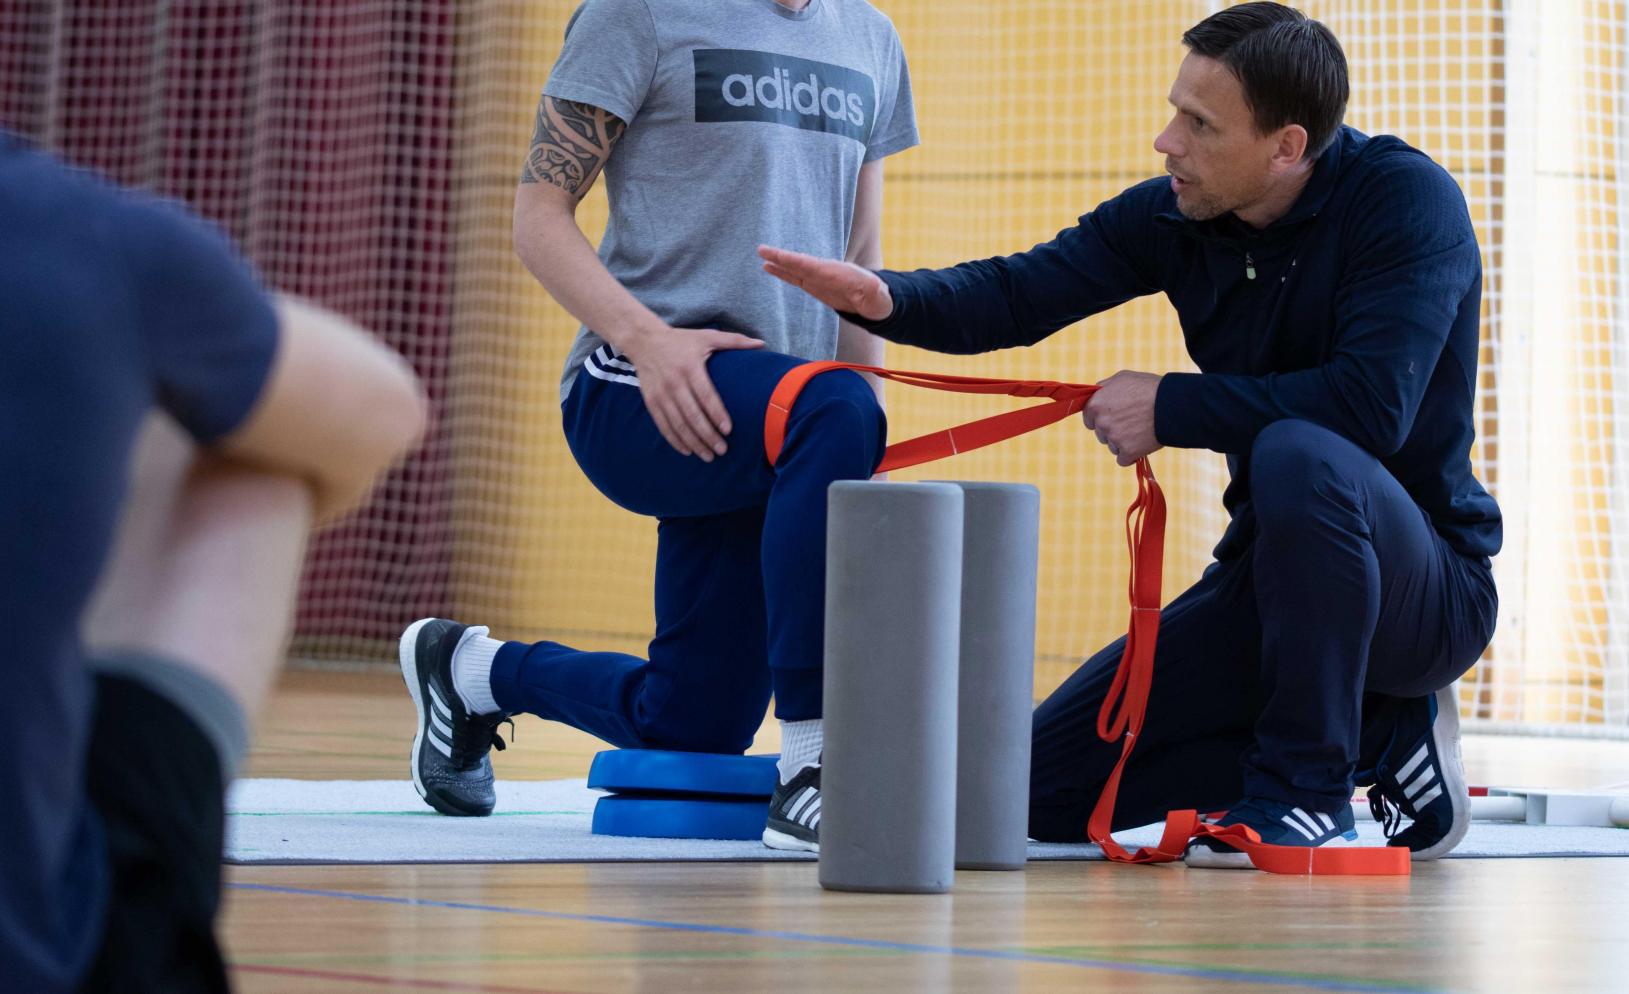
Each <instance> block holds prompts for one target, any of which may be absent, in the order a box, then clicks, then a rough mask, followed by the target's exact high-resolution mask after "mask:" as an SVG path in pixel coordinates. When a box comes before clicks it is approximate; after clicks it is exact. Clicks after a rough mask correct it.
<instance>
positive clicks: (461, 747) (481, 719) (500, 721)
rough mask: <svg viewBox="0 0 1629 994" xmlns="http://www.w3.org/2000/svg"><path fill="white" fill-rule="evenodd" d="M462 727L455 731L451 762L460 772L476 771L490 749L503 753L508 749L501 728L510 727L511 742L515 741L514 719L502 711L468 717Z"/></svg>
mask: <svg viewBox="0 0 1629 994" xmlns="http://www.w3.org/2000/svg"><path fill="white" fill-rule="evenodd" d="M462 725H463V727H462V728H458V729H455V730H454V731H453V747H452V756H451V760H452V764H453V767H454V768H455V769H458V770H470V769H474V768H475V766H476V765H477V764H479V763H480V762H481V760H482V759H483V758H485V756H486V753H487V750H488V749H497V750H498V751H499V752H503V751H504V749H506V748H508V746H506V745H504V741H503V736H502V735H500V734H499V733H498V728H499V726H502V725H508V726H509V741H511V742H513V741H514V740H515V722H514V719H512V718H510V717H509V715H508V714H506V713H504V712H502V711H499V712H497V713H496V714H493V715H476V714H472V715H468V716H467V717H466V718H465V720H464V721H463V722H462Z"/></svg>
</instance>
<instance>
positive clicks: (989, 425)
mask: <svg viewBox="0 0 1629 994" xmlns="http://www.w3.org/2000/svg"><path fill="white" fill-rule="evenodd" d="M834 369H852V370H856V371H858V372H863V373H874V374H876V375H877V376H880V377H882V378H883V379H887V380H893V381H894V382H896V383H902V384H905V385H906V386H914V387H924V388H927V389H929V390H946V391H950V392H952V393H978V394H992V395H997V396H1006V397H1045V398H1047V399H1048V400H1049V401H1050V403H1046V404H1039V405H1037V406H1035V407H1026V408H1021V409H1019V410H1016V411H1008V412H1006V413H1003V414H997V415H994V416H991V417H987V418H981V419H979V420H977V421H970V422H968V423H966V424H961V425H957V426H956V427H954V428H946V429H944V430H942V431H937V432H933V433H931V434H927V435H922V436H919V437H917V438H913V439H909V440H907V441H904V442H897V443H895V444H893V445H890V446H888V449H887V451H886V452H884V453H883V457H882V462H881V463H879V464H878V466H877V470H876V471H877V472H879V473H881V472H886V471H887V470H891V469H902V468H904V467H906V466H916V465H919V464H921V463H925V462H932V461H934V460H936V459H944V458H946V457H948V456H953V455H956V454H957V453H959V452H970V451H972V450H973V449H979V448H983V447H984V446H986V445H993V444H995V443H996V442H1001V441H1005V440H1006V439H1009V438H1013V437H1016V436H1018V435H1022V434H1024V433H1026V432H1031V431H1035V430H1036V429H1038V428H1043V427H1045V426H1046V425H1049V424H1052V423H1053V422H1056V421H1061V420H1063V419H1064V418H1067V417H1069V416H1070V415H1071V414H1076V413H1079V412H1080V411H1081V410H1083V409H1084V408H1085V407H1086V402H1087V400H1089V399H1090V398H1091V396H1092V394H1094V393H1096V392H1097V389H1098V388H1097V387H1096V386H1095V385H1093V384H1084V383H1057V382H1054V381H1051V380H999V379H988V378H985V377H978V376H949V375H943V374H939V373H913V372H908V371H905V370H892V369H880V368H878V367H875V366H859V365H854V364H851V363H841V362H810V363H805V364H804V365H801V366H797V367H795V368H793V369H792V370H791V371H790V372H788V373H787V374H786V375H785V376H784V377H783V378H782V379H781V381H780V383H779V384H777V385H776V387H775V390H774V393H773V394H771V396H770V398H769V409H768V411H766V412H765V414H764V454H765V455H766V456H768V458H769V463H770V465H774V464H775V463H776V461H777V460H778V459H779V458H780V453H781V447H782V446H783V445H784V444H785V441H786V420H787V418H788V417H789V416H790V415H791V412H792V405H793V404H794V403H796V401H797V397H798V394H799V393H800V392H802V390H803V387H804V385H805V384H807V383H808V382H809V381H810V380H811V379H813V378H814V377H816V376H818V375H820V374H821V373H825V372H829V371H831V370H834ZM1136 465H1137V497H1136V499H1135V500H1133V501H1132V503H1131V507H1130V508H1129V509H1128V510H1127V511H1126V545H1127V547H1128V548H1129V550H1130V554H1131V577H1130V582H1129V584H1128V592H1129V597H1130V601H1131V624H1130V627H1129V630H1128V632H1127V635H1126V650H1125V653H1124V654H1123V655H1122V656H1121V657H1120V665H1119V668H1118V669H1116V670H1115V674H1114V682H1113V684H1112V685H1111V686H1110V688H1109V693H1108V695H1107V697H1106V698H1105V699H1104V701H1103V707H1102V710H1101V711H1100V712H1099V713H1098V717H1097V734H1098V735H1099V736H1100V737H1101V738H1102V739H1103V741H1105V742H1113V741H1114V740H1115V739H1120V740H1121V741H1122V742H1123V746H1122V748H1121V750H1120V759H1119V761H1118V762H1116V763H1115V765H1114V770H1113V772H1112V773H1110V774H1109V778H1108V780H1107V782H1105V783H1104V785H1103V790H1102V792H1101V793H1100V794H1099V795H1098V799H1097V806H1096V807H1095V808H1093V810H1092V813H1091V816H1090V818H1089V819H1088V820H1087V823H1086V836H1087V838H1088V839H1090V840H1091V841H1092V842H1095V843H1097V844H1098V845H1099V846H1101V847H1102V848H1103V853H1104V855H1106V856H1107V857H1108V858H1109V859H1110V860H1113V861H1114V862H1119V863H1169V862H1174V861H1176V860H1179V859H1181V858H1182V852H1183V849H1184V848H1185V847H1186V846H1187V843H1188V842H1189V841H1190V840H1191V839H1197V838H1202V837H1207V836H1208V837H1210V838H1214V839H1217V840H1218V841H1221V842H1225V843H1227V844H1228V845H1230V846H1233V847H1234V848H1236V849H1238V850H1240V851H1241V852H1244V853H1246V854H1247V855H1248V856H1249V857H1250V861H1251V863H1252V864H1254V865H1255V867H1256V868H1257V869H1261V870H1266V871H1268V872H1270V873H1294V874H1308V873H1317V874H1343V875H1385V876H1394V875H1395V876H1405V875H1407V874H1408V872H1409V854H1408V851H1407V850H1406V849H1400V848H1394V847H1372V846H1364V847H1352V848H1345V847H1342V848H1333V849H1332V848H1322V847H1320V848H1313V847H1306V846H1273V845H1266V844H1264V843H1262V841H1261V839H1260V837H1259V836H1257V835H1256V833H1255V832H1254V831H1253V830H1251V829H1249V828H1247V827H1245V826H1242V825H1234V826H1230V827H1228V828H1217V827H1215V826H1213V825H1208V824H1205V823H1203V822H1202V821H1201V820H1200V818H1199V815H1198V813H1197V812H1194V811H1172V812H1171V813H1170V814H1169V815H1168V816H1167V817H1166V820H1165V832H1164V834H1163V836H1162V837H1161V839H1160V842H1159V844H1158V845H1156V846H1154V847H1152V848H1146V847H1145V848H1142V849H1139V850H1137V851H1136V852H1134V853H1133V852H1128V851H1127V850H1126V849H1125V848H1124V847H1123V846H1121V845H1120V844H1119V843H1118V842H1116V841H1115V840H1114V836H1113V835H1112V834H1111V832H1110V827H1111V825H1112V823H1113V819H1114V803H1115V798H1116V797H1117V795H1118V794H1119V791H1120V777H1121V775H1122V774H1123V773H1124V772H1125V766H1126V761H1127V760H1128V759H1129V758H1130V757H1131V751H1132V749H1134V748H1135V747H1136V745H1137V736H1138V735H1139V734H1141V732H1142V728H1143V719H1144V717H1145V716H1146V713H1147V710H1148V693H1149V690H1150V688H1151V687H1152V686H1153V682H1154V646H1155V642H1156V641H1157V639H1158V637H1159V623H1160V584H1161V567H1162V563H1163V560H1164V554H1165V495H1164V494H1163V493H1162V492H1161V491H1160V487H1159V483H1158V482H1157V481H1156V480H1155V479H1154V471H1153V469H1152V468H1151V467H1150V466H1149V464H1148V460H1147V459H1139V460H1138V461H1137V464H1136Z"/></svg>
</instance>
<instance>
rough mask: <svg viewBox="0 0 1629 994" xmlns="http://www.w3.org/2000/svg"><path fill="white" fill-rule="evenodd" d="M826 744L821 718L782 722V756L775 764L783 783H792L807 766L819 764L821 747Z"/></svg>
mask: <svg viewBox="0 0 1629 994" xmlns="http://www.w3.org/2000/svg"><path fill="white" fill-rule="evenodd" d="M825 744H826V736H825V732H824V731H823V730H822V728H821V723H820V719H819V718H810V719H809V720H808V721H783V722H781V758H780V762H778V763H776V764H775V765H776V768H777V769H779V770H780V774H781V783H791V782H792V778H793V777H795V776H797V775H798V771H799V770H801V769H803V768H804V767H805V766H819V765H820V749H821V747H822V746H823V745H825Z"/></svg>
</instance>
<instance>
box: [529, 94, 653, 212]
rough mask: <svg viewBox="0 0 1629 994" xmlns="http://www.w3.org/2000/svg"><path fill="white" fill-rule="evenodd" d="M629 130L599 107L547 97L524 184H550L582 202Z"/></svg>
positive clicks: (540, 107)
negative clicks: (624, 133)
mask: <svg viewBox="0 0 1629 994" xmlns="http://www.w3.org/2000/svg"><path fill="white" fill-rule="evenodd" d="M627 127H628V126H627V125H626V124H624V123H623V122H622V120H621V119H620V118H618V117H617V116H616V115H614V114H612V113H610V112H609V111H605V110H601V109H600V108H598V107H594V106H591V105H589V104H582V103H575V102H573V101H570V100H556V99H554V98H553V97H544V98H543V100H542V101H541V102H540V103H539V104H538V105H537V126H536V128H535V129H533V131H532V147H531V149H530V150H529V151H528V152H527V153H526V165H525V167H524V168H522V169H521V171H520V181H521V182H522V183H548V184H551V185H553V186H557V187H559V188H560V189H562V190H564V191H566V192H567V193H569V194H571V195H572V196H573V197H578V198H581V197H582V196H583V194H585V193H587V192H588V188H589V187H591V186H593V185H594V179H595V177H597V176H598V175H599V173H600V170H601V169H603V168H605V160H606V159H609V158H610V157H611V148H612V146H614V145H615V144H616V143H617V139H618V138H621V137H622V132H623V131H625V130H627Z"/></svg>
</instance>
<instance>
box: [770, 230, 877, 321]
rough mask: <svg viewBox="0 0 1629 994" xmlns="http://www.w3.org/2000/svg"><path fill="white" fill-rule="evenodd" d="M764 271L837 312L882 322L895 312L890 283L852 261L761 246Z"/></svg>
mask: <svg viewBox="0 0 1629 994" xmlns="http://www.w3.org/2000/svg"><path fill="white" fill-rule="evenodd" d="M758 255H759V257H761V258H762V259H763V260H764V272H766V273H768V274H769V275H771V276H774V277H776V278H777V279H781V280H785V281H786V282H788V283H790V284H792V285H793V286H795V287H798V288H799V289H801V290H802V291H803V292H804V293H807V294H809V295H810V296H811V297H813V298H815V299H816V300H818V301H820V302H821V303H822V304H825V305H826V306H827V307H830V308H831V309H832V310H834V311H847V312H849V313H851V314H858V315H859V316H860V317H863V318H865V319H867V320H869V321H881V320H882V319H883V318H886V317H887V316H888V315H890V314H892V313H894V299H893V297H892V295H890V294H889V292H888V284H886V283H884V282H883V281H882V278H881V277H879V276H878V275H877V274H876V273H873V272H872V271H871V270H869V269H865V268H863V267H861V266H856V265H855V264H854V263H852V262H842V261H840V260H837V259H821V258H819V257H817V256H812V255H804V254H803V253H802V252H789V251H787V250H786V249H778V248H772V247H770V246H768V245H760V246H758Z"/></svg>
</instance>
